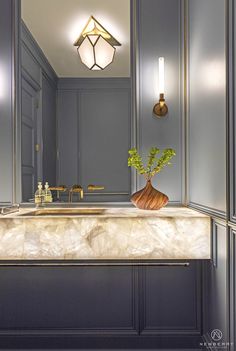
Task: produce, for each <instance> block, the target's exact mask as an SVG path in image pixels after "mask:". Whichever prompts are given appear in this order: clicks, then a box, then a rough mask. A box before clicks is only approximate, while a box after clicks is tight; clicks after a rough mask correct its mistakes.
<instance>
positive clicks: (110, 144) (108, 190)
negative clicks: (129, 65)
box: [57, 78, 131, 201]
mask: <svg viewBox="0 0 236 351" xmlns="http://www.w3.org/2000/svg"><path fill="white" fill-rule="evenodd" d="M57 97H58V101H57V116H58V117H57V131H58V134H57V135H58V156H59V158H58V175H57V177H58V178H57V182H58V184H65V185H67V186H72V185H73V184H81V185H82V186H83V187H84V188H85V189H86V187H87V185H88V184H95V185H96V184H97V185H103V186H105V189H104V191H99V193H97V194H94V193H90V194H89V195H88V194H87V193H85V197H84V201H127V200H129V196H130V170H129V168H128V165H127V158H128V149H129V148H130V143H131V142H130V135H131V131H130V123H131V107H130V105H131V100H130V99H131V97H130V79H129V78H112V79H111V78H106V79H105V78H103V79H98V78H97V79H79V78H78V79H76V78H74V79H69V78H60V79H59V81H58V95H57Z"/></svg>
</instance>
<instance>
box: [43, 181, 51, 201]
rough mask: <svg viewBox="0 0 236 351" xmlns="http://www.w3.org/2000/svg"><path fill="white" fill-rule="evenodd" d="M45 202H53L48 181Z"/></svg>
mask: <svg viewBox="0 0 236 351" xmlns="http://www.w3.org/2000/svg"><path fill="white" fill-rule="evenodd" d="M44 202H45V203H50V202H52V192H51V190H50V189H49V185H48V182H46V183H45V191H44Z"/></svg>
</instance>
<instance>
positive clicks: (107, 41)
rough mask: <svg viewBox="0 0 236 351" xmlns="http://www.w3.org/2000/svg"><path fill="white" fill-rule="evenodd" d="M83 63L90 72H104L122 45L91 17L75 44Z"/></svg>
mask: <svg viewBox="0 0 236 351" xmlns="http://www.w3.org/2000/svg"><path fill="white" fill-rule="evenodd" d="M74 45H75V46H78V48H77V50H78V54H79V56H80V58H81V61H82V63H83V64H84V65H85V66H87V67H88V68H89V69H90V70H103V69H105V68H106V67H107V66H109V65H110V64H111V63H112V62H113V59H114V55H115V52H116V49H115V47H114V46H120V45H121V44H120V43H119V42H118V41H117V40H116V39H115V38H114V37H113V36H112V35H111V34H110V33H109V32H107V31H106V29H105V28H104V27H103V26H102V25H101V24H100V23H99V22H98V21H97V20H96V19H95V18H94V17H93V16H91V17H90V19H89V21H88V23H87V25H86V26H85V28H84V30H83V32H82V33H81V35H80V37H79V38H78V39H77V41H76V42H75V43H74Z"/></svg>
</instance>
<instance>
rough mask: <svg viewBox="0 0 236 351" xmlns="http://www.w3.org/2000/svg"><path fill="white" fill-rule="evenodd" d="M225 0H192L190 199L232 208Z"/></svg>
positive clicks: (208, 205) (217, 207) (220, 210)
mask: <svg viewBox="0 0 236 351" xmlns="http://www.w3.org/2000/svg"><path fill="white" fill-rule="evenodd" d="M225 72H226V69H225V1H223V0H197V1H196V0H189V200H190V203H191V204H193V205H195V204H197V205H200V206H202V207H204V208H210V209H212V210H214V211H217V212H218V213H219V214H221V213H224V212H225V210H226V84H225Z"/></svg>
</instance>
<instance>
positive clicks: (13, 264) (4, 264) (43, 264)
mask: <svg viewBox="0 0 236 351" xmlns="http://www.w3.org/2000/svg"><path fill="white" fill-rule="evenodd" d="M189 265H190V263H189V262H184V263H182V262H181V263H178V262H176V263H164V262H163V263H159V262H58V263H56V262H29V263H28V262H19V263H18V262H0V267H18V266H20V267H57V266H64V267H74V266H75V267H77V266H78V267H79V266H82V267H84V266H93V267H96V266H101V267H104V266H157V267H189Z"/></svg>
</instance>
